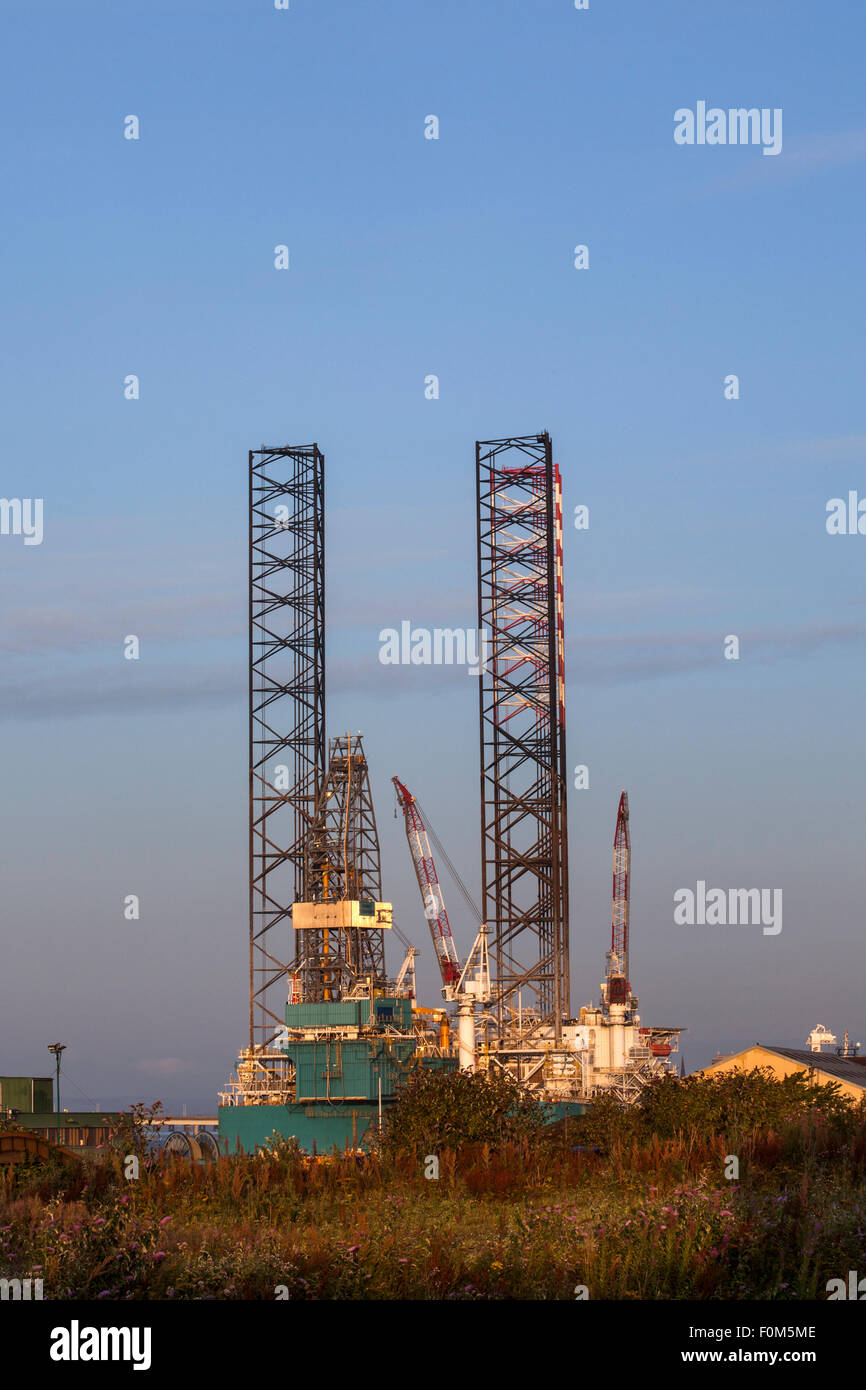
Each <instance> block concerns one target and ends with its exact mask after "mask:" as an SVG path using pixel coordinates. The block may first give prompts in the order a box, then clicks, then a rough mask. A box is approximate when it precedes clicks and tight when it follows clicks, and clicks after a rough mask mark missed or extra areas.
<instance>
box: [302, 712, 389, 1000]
mask: <svg viewBox="0 0 866 1390" xmlns="http://www.w3.org/2000/svg"><path fill="white" fill-rule="evenodd" d="M305 884H306V887H305V892H306V894H307V901H309V902H329V901H339V900H340V899H343V898H345V899H349V900H353V899H359V898H368V899H370V898H371V899H373V900H374V901H381V898H382V868H381V860H380V854H379V834H378V831H377V829H376V816H375V812H374V810H373V798H372V795H371V792H370V779H369V775H368V770H367V759H366V756H365V754H364V745H363V741H362V739H361V736H360V735H359V734H356V735H354V736H353V735H352V734H349V733H347V734H345V735H341V736H340V737H339V738H333V739H331V742H330V756H329V759H328V772H327V776H326V778H325V781H324V782H323V784H322V788H321V791H320V794H319V800H318V805H317V807H316V815H315V820H314V822H313V825H312V827H311V829H310V832H309V835H308V837H307V844H306V871H305ZM298 935H299V937H300V938H301V940H300V941H299V945H298V950H299V955H300V952H301V950H303V967H302V969H301V971H300V990H299V994H300V997H301V998H302V999H303V1001H304V1002H305V1003H318V1002H320V1001H321V1000H324V999H341V998H343V997H344V996H345V995H346V994H348V993H349V991H350V990H351V988H352V987H353V986H354V985H355V984H357V982H358V981H359V980H363V979H366V978H367V977H368V976H369V977H370V978H371V982H372V984H373V985H379V984H381V983H382V982H383V981H384V978H385V933H384V931H383V929H382V928H381V927H373V928H364V929H363V930H350V931H330V932H328V931H318V930H313V929H310V928H305V929H304V930H303V931H300V932H299V933H298Z"/></svg>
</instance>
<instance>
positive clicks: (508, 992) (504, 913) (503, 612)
mask: <svg viewBox="0 0 866 1390" xmlns="http://www.w3.org/2000/svg"><path fill="white" fill-rule="evenodd" d="M475 459H476V470H477V500H478V626H479V629H480V631H481V632H484V631H485V630H486V632H487V640H488V659H487V663H486V669H485V670H484V671H483V673H482V675H481V678H480V682H479V684H480V711H481V719H480V723H481V873H482V885H483V893H484V900H483V911H484V919H485V921H486V922H487V925H488V930H489V932H490V961H491V973H492V975H493V977H494V979H493V984H494V998H495V1001H496V1002H495V1004H494V1013H495V1024H496V1028H497V1030H498V1033H499V1037H500V1039H501V1038H502V1037H503V1035H504V1032H505V1030H506V1029H507V1027H508V1025H509V1023H510V1022H511V1021H512V1020H513V1019H514V1018H515V1017H516V1015H517V1010H518V994H520V995H521V996H522V1007H523V1009H524V1010H534V1011H535V1012H536V1014H537V1015H538V1018H539V1021H540V1023H541V1024H542V1025H544V1026H547V1027H552V1028H553V1030H554V1037H555V1040H556V1042H557V1043H559V1042H561V1037H562V1021H563V1019H564V1018H567V1017H568V1014H569V970H568V848H567V826H566V787H567V781H566V765H565V671H564V658H565V652H564V629H563V605H562V489H561V483H560V478H559V468H558V467H556V466H555V465H554V463H553V451H552V446H551V442H550V436H549V435H548V434H547V433H546V432H545V433H544V434H539V435H527V436H523V437H517V438H512V439H493V440H486V441H483V442H480V443H477V444H476V446H475Z"/></svg>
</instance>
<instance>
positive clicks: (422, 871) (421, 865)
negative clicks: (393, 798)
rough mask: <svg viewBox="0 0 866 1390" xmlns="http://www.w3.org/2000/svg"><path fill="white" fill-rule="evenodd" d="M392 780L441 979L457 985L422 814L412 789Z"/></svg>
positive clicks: (456, 969)
mask: <svg viewBox="0 0 866 1390" xmlns="http://www.w3.org/2000/svg"><path fill="white" fill-rule="evenodd" d="M391 781H392V782H393V783H394V788H395V790H396V792H397V801H398V803H399V806H400V809H401V811H402V812H403V817H404V820H405V822H406V839H407V840H408V841H409V851H410V853H411V855H412V863H413V864H414V865H415V876H416V878H417V879H418V887H419V889H420V890H421V901H422V902H423V904H424V915H425V917H426V918H427V921H428V922H429V924H430V935H431V936H432V938H433V949H434V951H435V952H436V959H437V961H438V962H439V970H440V972H441V975H442V983H443V984H444V985H456V984H457V981H458V980H459V979H460V969H461V967H460V958H459V956H458V955H457V947H456V946H455V945H454V937H453V936H452V934H451V924H450V922H449V921H448V913H447V912H446V911H445V901H444V899H443V897H442V889H441V887H440V885H439V875H438V874H437V872H436V865H435V863H434V862H433V855H432V853H431V852H430V841H429V839H428V838H427V827H426V826H425V824H424V821H423V820H422V818H421V812H420V809H419V807H418V803H417V801H416V799H415V797H414V796H413V795H412V793H411V792H410V791H409V790H408V788H406V787H404V786H403V783H402V782H401V781H400V779H399V777H392V778H391Z"/></svg>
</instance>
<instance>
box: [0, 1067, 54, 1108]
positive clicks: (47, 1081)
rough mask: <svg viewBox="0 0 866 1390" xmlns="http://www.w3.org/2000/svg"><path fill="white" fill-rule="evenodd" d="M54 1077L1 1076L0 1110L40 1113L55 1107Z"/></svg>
mask: <svg viewBox="0 0 866 1390" xmlns="http://www.w3.org/2000/svg"><path fill="white" fill-rule="evenodd" d="M54 1104H55V1101H54V1079H53V1077H50V1076H0V1110H26V1111H27V1112H28V1114H33V1113H34V1112H38V1113H40V1114H42V1113H44V1112H46V1111H51V1110H53V1109H54Z"/></svg>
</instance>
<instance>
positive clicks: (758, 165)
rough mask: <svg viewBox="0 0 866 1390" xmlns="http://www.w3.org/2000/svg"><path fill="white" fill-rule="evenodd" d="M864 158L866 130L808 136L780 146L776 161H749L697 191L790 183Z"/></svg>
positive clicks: (719, 190) (704, 184)
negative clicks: (732, 172)
mask: <svg viewBox="0 0 866 1390" xmlns="http://www.w3.org/2000/svg"><path fill="white" fill-rule="evenodd" d="M755 153H757V151H755ZM864 159H866V130H847V131H839V132H838V133H836V134H832V135H813V136H807V137H806V138H805V139H802V140H794V141H791V142H790V143H789V142H788V141H787V140H786V141H784V143H783V145H782V152H781V154H779V155H777V156H776V157H775V158H773V159H763V158H759V159H755V160H752V161H751V162H750V163H749V165H748V166H747V167H745V168H741V169H739V170H738V171H737V172H736V173H735V174H730V175H728V176H727V177H723V178H716V179H710V180H708V181H707V182H706V183H703V184H701V185H700V186H699V187H698V189H697V190H696V192H697V193H698V194H707V193H721V192H726V191H727V190H729V189H739V188H752V187H756V186H759V185H762V184H764V185H766V184H773V183H790V182H793V181H794V180H795V179H801V178H808V177H809V175H811V174H818V173H821V172H822V171H823V170H825V169H838V168H840V167H842V166H843V165H846V164H859V163H860V162H861V160H864Z"/></svg>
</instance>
